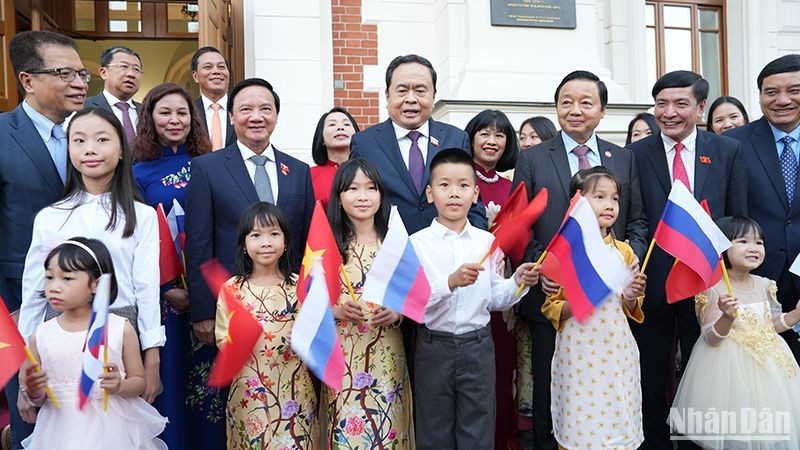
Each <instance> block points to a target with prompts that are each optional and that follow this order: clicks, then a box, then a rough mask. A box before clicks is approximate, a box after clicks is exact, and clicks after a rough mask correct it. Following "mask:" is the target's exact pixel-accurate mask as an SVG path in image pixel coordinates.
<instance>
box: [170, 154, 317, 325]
mask: <svg viewBox="0 0 800 450" xmlns="http://www.w3.org/2000/svg"><path fill="white" fill-rule="evenodd" d="M275 160H276V164H277V166H278V200H277V205H278V207H279V208H280V209H281V211H283V213H284V214H285V215H286V218H287V219H288V221H289V231H290V233H291V241H292V244H291V247H290V250H291V251H292V252H293V257H294V261H295V264H294V266H295V267H294V269H295V270H297V269H298V268H299V261H300V258H302V256H303V248H304V247H305V242H306V237H307V235H308V227H309V224H310V222H311V213H312V212H313V209H314V191H313V189H312V187H311V173H310V172H309V169H308V165H307V164H305V163H304V162H301V161H299V160H297V159H295V158H293V157H291V156H289V155H287V154H285V153H282V152H279V151H278V150H275ZM244 164H245V163H244V160H242V156H241V153H240V152H239V147H238V146H237V145H236V144H233V145H230V146H228V147H225V148H224V149H221V150H219V151H216V152H214V153H207V154H205V155H202V156H198V157H196V158H194V159H193V160H192V179H191V181H190V182H189V187H188V188H187V191H186V262H187V264H186V269H187V272H188V273H187V275H188V277H187V279H188V282H189V299H190V302H191V320H192V321H193V322H196V321H199V320H205V319H213V318H214V316H215V314H216V312H215V311H216V309H215V308H216V298H214V297H212V295H211V293H210V292H209V290H208V288H207V287H206V285H205V283H204V281H203V277H202V275H201V274H200V270H199V267H200V265H201V264H202V263H204V262H206V261H208V260H210V259H211V258H217V259H219V261H220V262H221V263H222V264H223V265H224V266H225V267H226V268H227V269H228V270H230V271H231V272H232V271H233V265H234V259H235V254H236V236H237V230H238V226H239V216H241V214H242V212H244V210H245V209H247V207H248V206H250V205H251V204H253V203H256V202H258V201H259V200H258V194H256V188H255V186H254V185H253V181H252V179H251V178H250V175H249V174H248V172H247V168H246V167H245V165H244ZM281 165H285V166H286V167H287V169H288V170H285V171H282V170H281ZM284 172H285V173H284Z"/></svg>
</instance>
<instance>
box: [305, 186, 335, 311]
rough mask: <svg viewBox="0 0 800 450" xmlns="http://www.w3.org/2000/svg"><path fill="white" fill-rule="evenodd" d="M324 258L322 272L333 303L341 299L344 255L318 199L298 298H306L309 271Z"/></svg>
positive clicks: (312, 216) (307, 242)
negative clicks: (341, 268) (341, 272)
mask: <svg viewBox="0 0 800 450" xmlns="http://www.w3.org/2000/svg"><path fill="white" fill-rule="evenodd" d="M318 259H321V260H322V272H323V274H324V275H325V283H326V284H327V286H328V295H329V296H330V299H331V305H335V304H336V303H337V302H338V300H339V293H340V292H341V287H340V286H339V268H340V267H341V266H342V255H341V254H339V247H338V246H337V245H336V239H334V237H333V231H331V225H330V223H328V217H327V216H326V215H325V210H324V209H323V208H322V204H321V203H320V202H319V200H317V203H316V205H314V214H312V215H311V226H310V227H309V229H308V240H307V241H306V250H305V252H304V254H303V265H302V266H301V267H300V277H299V278H298V280H297V298H298V300H300V301H301V302H302V301H304V300H305V299H306V294H308V289H309V288H310V287H311V286H310V285H311V281H310V280H311V277H309V273H310V271H311V267H313V266H314V262H315V261H316V260H318Z"/></svg>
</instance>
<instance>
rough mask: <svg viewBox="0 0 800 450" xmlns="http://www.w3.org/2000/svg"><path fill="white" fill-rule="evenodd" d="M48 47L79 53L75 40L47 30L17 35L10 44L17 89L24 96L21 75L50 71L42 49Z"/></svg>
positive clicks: (9, 50)
mask: <svg viewBox="0 0 800 450" xmlns="http://www.w3.org/2000/svg"><path fill="white" fill-rule="evenodd" d="M46 45H55V46H59V47H67V48H71V49H73V50H75V51H76V52H77V51H78V44H77V43H76V42H75V39H72V38H71V37H69V36H65V35H63V34H59V33H54V32H52V31H45V30H41V31H23V32H20V33H17V34H16V35H15V36H14V37H13V38H11V41H10V42H9V44H8V54H9V58H10V59H11V66H12V67H13V68H14V76H15V77H16V79H17V89H19V91H20V93H22V95H23V96H24V95H25V91H24V89H22V83H21V82H20V81H19V74H20V72H30V71H31V70H37V69H49V67H44V58H43V57H42V47H44V46H46Z"/></svg>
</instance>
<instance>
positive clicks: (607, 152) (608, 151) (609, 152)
mask: <svg viewBox="0 0 800 450" xmlns="http://www.w3.org/2000/svg"><path fill="white" fill-rule="evenodd" d="M604 155H606V158H611V150H606V152H605V153H604Z"/></svg>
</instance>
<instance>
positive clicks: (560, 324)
mask: <svg viewBox="0 0 800 450" xmlns="http://www.w3.org/2000/svg"><path fill="white" fill-rule="evenodd" d="M578 190H580V191H581V192H582V195H583V196H584V197H586V199H587V200H589V203H590V204H591V205H592V209H594V212H595V214H596V215H597V221H598V224H599V225H600V234H601V235H603V236H605V242H606V245H608V246H609V247H611V248H612V249H614V250H616V253H617V255H618V256H619V258H620V259H621V260H622V261H624V262H625V264H626V265H627V266H628V267H630V268H631V270H632V271H633V272H636V276H635V277H634V278H633V280H632V281H631V283H630V284H629V285H628V286H627V287H626V288H625V290H624V291H623V292H622V295H612V296H611V297H610V298H608V299H606V300H605V301H604V302H603V303H602V304H601V306H599V307H598V308H597V310H595V312H594V313H593V314H592V315H591V316H590V317H589V318H588V319H587V320H586V321H585V323H583V324H580V323H578V321H577V320H576V319H575V318H574V317H573V315H572V312H571V310H570V307H569V303H567V300H566V297H565V296H564V290H563V289H559V290H558V292H557V293H556V294H555V295H552V296H549V297H548V298H547V299H546V300H545V303H544V305H542V313H543V314H544V316H545V317H547V318H548V319H550V321H551V322H552V323H553V326H554V327H555V328H556V330H558V333H557V334H556V348H555V353H554V355H553V363H552V366H551V369H550V370H551V375H552V377H551V384H550V386H551V387H550V389H551V393H552V396H551V402H550V411H551V413H552V415H553V433H554V435H555V438H556V441H558V444H559V445H560V446H561V448H564V449H569V450H593V449H609V448H613V449H630V450H633V449H636V448H638V447H639V446H640V445H641V444H642V442H643V441H644V435H643V430H642V391H641V384H640V380H641V374H640V369H639V349H638V347H637V346H636V341H635V340H634V338H633V334H632V333H631V329H630V326H629V325H628V319H629V318H630V319H631V320H634V321H636V322H638V323H642V321H643V320H644V313H643V312H642V301H643V300H644V288H645V279H646V276H645V275H644V274H640V273H639V267H638V266H639V264H638V261H637V260H636V256H635V255H634V253H633V250H632V249H631V247H630V246H629V245H628V244H626V243H625V242H622V241H618V240H616V239H614V234H613V231H612V229H611V227H612V226H613V225H614V222H615V221H616V220H617V215H618V214H619V196H620V184H619V181H618V180H617V178H616V177H615V176H614V175H613V174H611V172H609V171H608V169H606V168H605V167H602V166H598V167H593V168H591V169H585V170H581V171H579V172H578V173H576V174H575V176H574V177H572V181H571V182H570V191H571V192H572V195H574V194H575V192H577V191H578Z"/></svg>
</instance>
